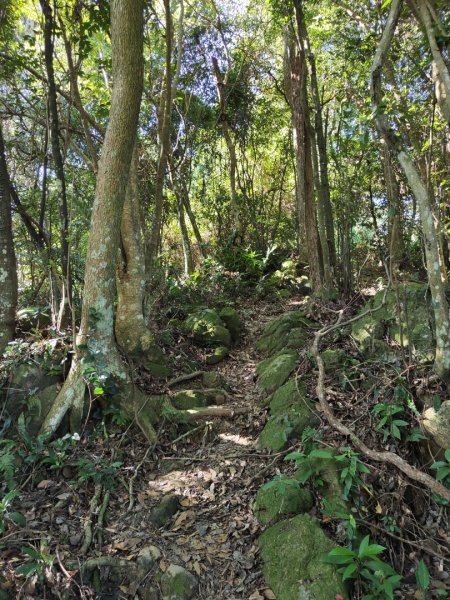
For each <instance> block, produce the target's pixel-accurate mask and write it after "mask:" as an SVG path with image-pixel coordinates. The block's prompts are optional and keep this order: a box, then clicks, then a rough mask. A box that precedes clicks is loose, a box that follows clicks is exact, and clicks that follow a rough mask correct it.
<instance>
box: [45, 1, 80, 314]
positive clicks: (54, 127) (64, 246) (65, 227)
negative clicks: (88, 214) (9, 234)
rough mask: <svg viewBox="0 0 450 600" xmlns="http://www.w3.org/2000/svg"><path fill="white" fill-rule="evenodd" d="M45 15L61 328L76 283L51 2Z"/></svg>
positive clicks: (47, 3)
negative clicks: (58, 254) (57, 98)
mask: <svg viewBox="0 0 450 600" xmlns="http://www.w3.org/2000/svg"><path fill="white" fill-rule="evenodd" d="M40 4H41V8H42V12H43V14H44V53H45V67H46V71H47V80H48V110H49V121H50V140H51V147H52V157H53V163H54V166H55V173H56V178H57V181H58V207H59V236H60V243H61V270H62V288H63V294H62V304H61V307H60V313H59V318H58V326H60V325H61V322H62V319H63V317H64V316H66V317H67V309H68V305H69V304H70V302H71V299H72V282H71V274H70V249H69V217H68V211H67V194H66V179H65V175H64V162H63V157H62V152H61V145H60V143H59V117H58V104H57V101H56V84H55V72H54V68H53V52H54V46H53V24H54V20H53V13H52V8H51V6H50V2H49V0H40Z"/></svg>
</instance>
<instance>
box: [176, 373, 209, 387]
mask: <svg viewBox="0 0 450 600" xmlns="http://www.w3.org/2000/svg"><path fill="white" fill-rule="evenodd" d="M203 373H205V371H194V372H193V373H186V374H185V375H180V376H179V377H175V378H174V379H171V380H170V381H168V382H167V384H166V385H167V387H173V386H174V385H177V384H178V383H182V382H183V381H190V380H191V379H197V377H202V375H203Z"/></svg>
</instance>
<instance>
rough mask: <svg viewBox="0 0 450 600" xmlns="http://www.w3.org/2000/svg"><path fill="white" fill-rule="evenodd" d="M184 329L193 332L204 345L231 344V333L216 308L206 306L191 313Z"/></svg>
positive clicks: (199, 342)
mask: <svg viewBox="0 0 450 600" xmlns="http://www.w3.org/2000/svg"><path fill="white" fill-rule="evenodd" d="M184 329H185V330H186V331H188V332H189V333H192V334H193V336H194V340H195V341H196V342H197V343H198V344H201V345H204V346H217V345H219V346H227V347H229V346H230V345H231V334H230V332H229V331H228V329H227V328H226V327H225V323H224V322H223V321H222V319H221V318H220V317H219V315H218V314H217V312H216V311H215V310H212V309H210V308H205V309H202V310H198V311H196V312H194V313H193V314H191V315H189V316H188V318H187V319H186V320H185V322H184Z"/></svg>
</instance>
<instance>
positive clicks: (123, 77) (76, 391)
mask: <svg viewBox="0 0 450 600" xmlns="http://www.w3.org/2000/svg"><path fill="white" fill-rule="evenodd" d="M142 51H143V0H111V54H112V70H113V88H112V94H111V108H110V116H109V122H108V127H107V130H106V134H105V139H104V142H103V147H102V153H101V158H100V161H99V165H98V176H97V183H96V190H95V199H94V206H93V210H92V218H91V227H90V235H89V243H88V249H87V255H86V270H85V280H84V294H83V307H82V316H81V326H80V331H79V334H78V338H77V345H78V347H80V346H81V349H80V348H79V352H82V353H83V357H82V358H81V356H80V355H79V353H78V354H77V355H76V356H75V357H74V359H73V362H72V367H71V370H70V373H69V376H68V378H67V380H66V382H65V384H64V386H63V388H62V390H61V391H60V393H59V394H58V396H57V398H56V400H55V402H54V404H53V406H52V408H51V410H50V412H49V414H48V415H47V417H46V419H45V421H44V424H43V426H42V431H46V432H51V433H53V432H55V431H56V429H57V427H58V425H59V423H60V422H61V419H62V418H63V416H64V414H65V413H66V412H67V411H68V410H70V411H71V413H72V416H73V420H72V427H73V428H79V427H80V422H81V415H82V410H83V405H84V392H85V380H84V377H85V374H84V370H85V368H86V366H89V367H93V369H94V371H95V372H96V376H97V379H98V381H99V382H101V383H103V384H104V385H106V384H105V383H104V382H105V381H106V382H108V381H112V382H113V383H114V385H115V388H116V391H117V394H118V395H119V397H121V396H122V395H123V401H124V402H127V401H130V396H129V387H130V383H129V379H128V374H127V372H126V370H125V368H124V366H123V364H122V362H121V360H120V357H119V354H118V351H117V347H116V343H115V339H114V305H115V296H116V275H117V257H118V250H117V249H118V247H119V242H120V225H121V219H122V212H123V206H124V202H125V194H126V189H127V182H128V176H129V172H130V164H131V159H132V154H133V147H134V144H135V138H136V131H137V124H138V116H139V106H140V102H141V94H142V84H143V55H142ZM124 390H128V393H126V392H125V391H124ZM125 408H127V406H126V405H125ZM141 426H142V427H145V425H144V424H143V423H142V420H141ZM146 429H147V435H148V436H149V437H151V436H152V435H153V437H154V431H153V428H152V426H151V425H150V424H148V427H146ZM152 432H153V433H152Z"/></svg>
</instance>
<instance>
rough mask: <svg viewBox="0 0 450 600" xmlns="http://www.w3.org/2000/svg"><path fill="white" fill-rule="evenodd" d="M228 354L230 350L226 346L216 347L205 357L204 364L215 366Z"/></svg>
mask: <svg viewBox="0 0 450 600" xmlns="http://www.w3.org/2000/svg"><path fill="white" fill-rule="evenodd" d="M229 353H230V350H229V349H228V348H227V346H217V348H214V351H213V352H211V354H208V356H207V357H206V364H207V365H217V363H219V362H220V361H221V360H223V359H224V358H226V357H227V356H228V354H229Z"/></svg>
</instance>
